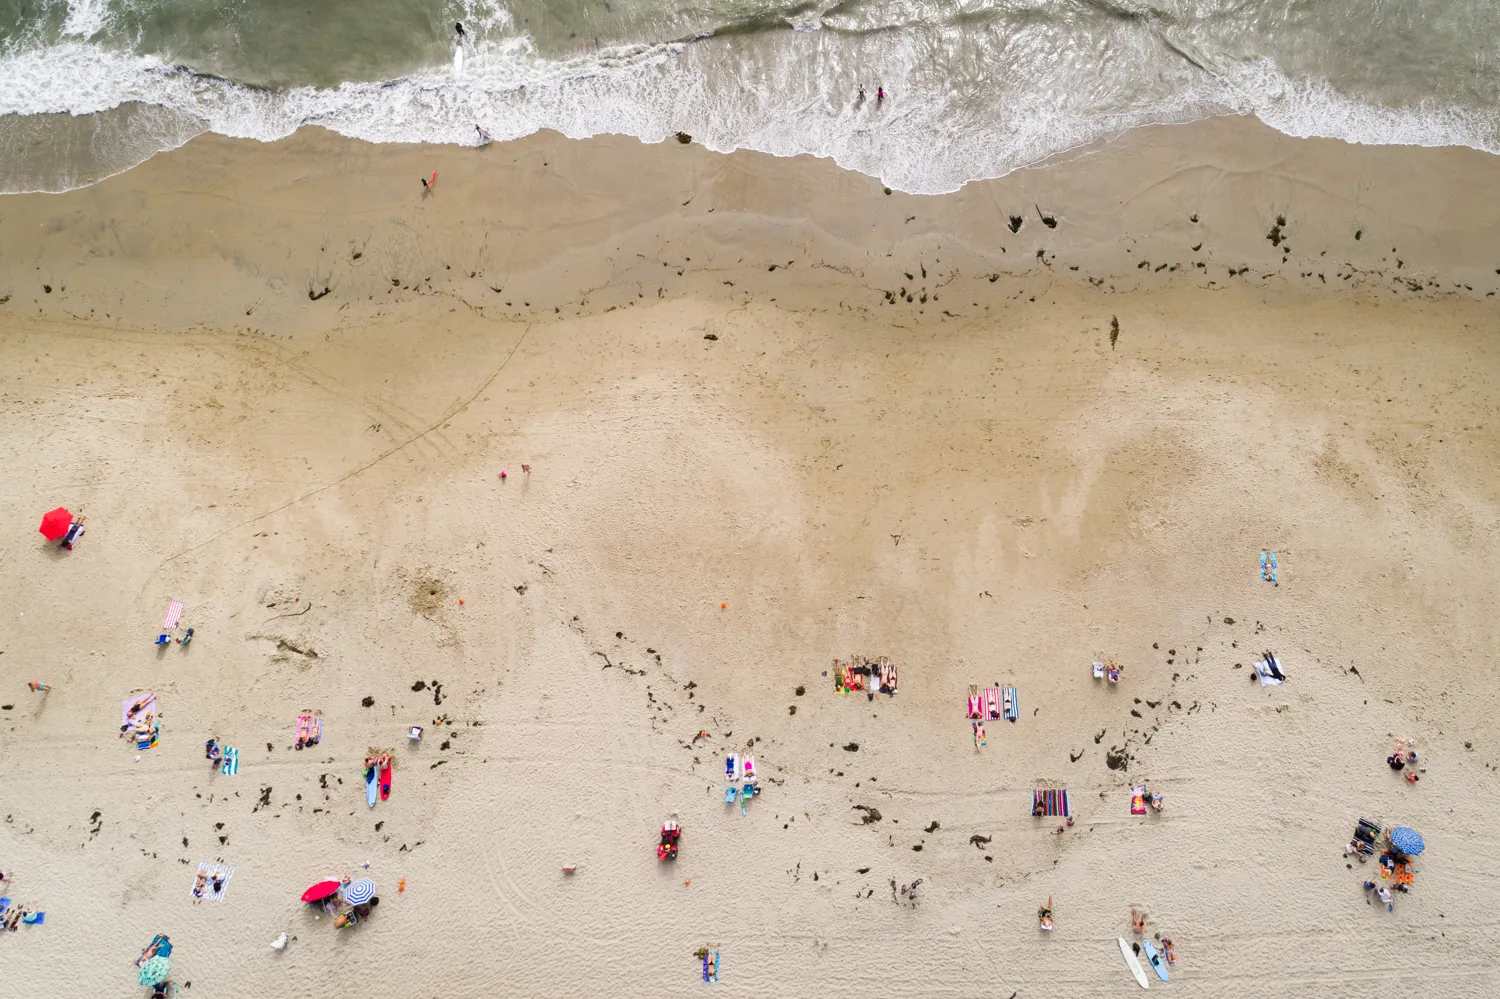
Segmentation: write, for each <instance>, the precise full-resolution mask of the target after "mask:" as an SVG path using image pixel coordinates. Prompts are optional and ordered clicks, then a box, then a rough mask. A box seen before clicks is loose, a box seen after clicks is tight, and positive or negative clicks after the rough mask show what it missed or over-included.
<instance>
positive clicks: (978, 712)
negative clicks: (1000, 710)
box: [964, 694, 984, 718]
mask: <svg viewBox="0 0 1500 999" xmlns="http://www.w3.org/2000/svg"><path fill="white" fill-rule="evenodd" d="M964 711H965V714H967V715H968V717H970V718H983V717H984V706H983V705H982V704H981V703H980V699H979V695H978V694H975V695H974V696H973V697H971V698H969V700H968V705H967V707H966V708H965V709H964Z"/></svg>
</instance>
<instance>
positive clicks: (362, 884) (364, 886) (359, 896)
mask: <svg viewBox="0 0 1500 999" xmlns="http://www.w3.org/2000/svg"><path fill="white" fill-rule="evenodd" d="M374 897H375V882H373V881H371V880H370V879H369V878H360V879H359V880H358V881H353V882H350V884H349V887H347V888H345V889H344V901H345V902H348V903H349V904H350V905H364V904H365V903H366V902H368V901H369V900H370V899H372V898H374Z"/></svg>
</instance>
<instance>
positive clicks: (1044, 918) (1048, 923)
mask: <svg viewBox="0 0 1500 999" xmlns="http://www.w3.org/2000/svg"><path fill="white" fill-rule="evenodd" d="M1036 918H1037V921H1038V922H1040V923H1041V924H1042V929H1044V930H1049V931H1050V930H1051V929H1052V896H1051V895H1048V896H1047V904H1046V905H1044V906H1042V907H1041V908H1040V909H1038V910H1036Z"/></svg>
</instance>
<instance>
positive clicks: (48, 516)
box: [37, 506, 73, 541]
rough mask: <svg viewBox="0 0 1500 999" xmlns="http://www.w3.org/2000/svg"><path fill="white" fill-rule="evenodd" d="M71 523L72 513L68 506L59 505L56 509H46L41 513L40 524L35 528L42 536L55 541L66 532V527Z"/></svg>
mask: <svg viewBox="0 0 1500 999" xmlns="http://www.w3.org/2000/svg"><path fill="white" fill-rule="evenodd" d="M72 523H73V515H72V514H71V513H69V512H68V508H67V507H65V506H60V507H58V508H57V509H56V510H48V511H47V512H46V513H44V514H42V526H41V527H39V528H37V530H39V531H41V532H42V537H44V538H46V539H47V540H48V541H56V540H57V539H58V538H60V537H62V536H63V535H64V534H67V533H68V527H69V526H70V525H71V524H72Z"/></svg>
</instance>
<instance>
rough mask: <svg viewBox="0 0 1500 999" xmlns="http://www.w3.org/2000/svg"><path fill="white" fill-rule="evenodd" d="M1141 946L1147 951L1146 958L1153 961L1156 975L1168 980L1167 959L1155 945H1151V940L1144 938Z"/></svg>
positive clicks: (1152, 964) (1152, 965)
mask: <svg viewBox="0 0 1500 999" xmlns="http://www.w3.org/2000/svg"><path fill="white" fill-rule="evenodd" d="M1141 948H1142V949H1143V950H1144V951H1145V952H1146V960H1148V961H1150V962H1151V967H1153V968H1155V969H1156V977H1157V978H1160V979H1161V980H1162V981H1166V980H1167V959H1166V958H1165V957H1163V956H1162V955H1161V954H1160V953H1159V952H1158V951H1157V949H1156V948H1155V947H1153V946H1151V941H1150V940H1142V941H1141Z"/></svg>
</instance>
